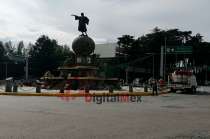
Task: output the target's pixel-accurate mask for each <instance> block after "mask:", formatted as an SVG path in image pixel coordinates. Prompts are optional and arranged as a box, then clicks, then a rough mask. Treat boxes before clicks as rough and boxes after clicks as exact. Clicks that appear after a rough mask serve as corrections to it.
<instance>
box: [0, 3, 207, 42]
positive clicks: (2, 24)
mask: <svg viewBox="0 0 210 139" xmlns="http://www.w3.org/2000/svg"><path fill="white" fill-rule="evenodd" d="M0 3H1V4H0V40H3V41H6V40H12V41H20V40H23V41H25V42H32V43H33V42H35V40H36V39H37V38H38V37H39V36H40V35H42V34H46V35H48V36H50V37H51V38H54V39H56V40H57V41H58V42H59V43H60V44H68V45H71V42H72V40H73V39H74V38H75V37H76V36H77V35H79V34H80V33H79V32H78V31H77V22H76V21H74V18H73V17H71V16H70V15H71V14H80V12H84V13H85V14H86V15H87V16H88V17H89V18H90V25H89V26H88V34H89V36H91V37H93V38H94V39H95V41H96V42H97V43H102V42H113V41H115V40H116V38H117V37H119V36H121V35H123V34H130V35H134V36H136V37H137V36H141V35H143V34H146V33H149V32H151V30H152V29H153V28H154V27H156V26H158V27H160V28H162V29H170V28H179V29H181V30H192V31H193V33H194V34H195V33H198V32H199V33H201V34H202V35H203V36H205V40H206V41H210V14H209V11H210V10H209V7H210V0H0Z"/></svg>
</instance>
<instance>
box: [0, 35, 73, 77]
mask: <svg viewBox="0 0 210 139" xmlns="http://www.w3.org/2000/svg"><path fill="white" fill-rule="evenodd" d="M72 56H74V53H73V52H72V51H71V50H70V47H69V46H67V45H59V44H58V42H57V41H56V40H55V39H50V38H49V37H48V36H46V35H42V36H40V37H39V38H38V39H37V41H36V42H35V43H34V44H31V43H29V44H28V45H27V46H25V44H24V42H23V41H21V42H19V43H17V44H16V45H14V44H12V42H11V41H9V42H5V43H3V42H0V69H1V73H0V78H1V79H5V77H6V75H5V74H6V72H7V77H15V78H18V79H23V78H24V73H25V62H26V61H25V60H26V57H28V59H29V74H30V77H31V78H39V77H41V76H42V75H43V74H44V73H45V72H46V71H48V70H56V69H57V67H58V66H60V65H62V64H63V62H64V61H65V59H67V58H70V57H72ZM6 70H7V71H6Z"/></svg>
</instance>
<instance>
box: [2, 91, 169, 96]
mask: <svg viewBox="0 0 210 139" xmlns="http://www.w3.org/2000/svg"><path fill="white" fill-rule="evenodd" d="M169 93H170V92H161V93H159V94H158V95H164V94H169ZM0 96H35V97H86V96H153V95H152V93H146V92H135V93H100V94H99V93H97V94H96V93H91V94H90V93H89V94H88V93H77V94H70V93H63V94H62V93H56V94H52V93H51V94H48V93H24V94H23V93H0Z"/></svg>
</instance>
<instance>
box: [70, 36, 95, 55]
mask: <svg viewBox="0 0 210 139" xmlns="http://www.w3.org/2000/svg"><path fill="white" fill-rule="evenodd" d="M72 49H73V51H74V52H75V54H76V55H77V56H89V55H90V54H92V53H93V52H94V50H95V42H94V41H93V39H91V38H90V37H88V36H86V35H81V36H79V37H77V38H76V39H74V41H73V43H72Z"/></svg>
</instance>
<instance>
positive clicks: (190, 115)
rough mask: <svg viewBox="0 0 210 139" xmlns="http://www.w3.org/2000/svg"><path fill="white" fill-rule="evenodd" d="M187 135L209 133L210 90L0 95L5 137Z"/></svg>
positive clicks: (169, 138) (0, 127) (0, 136)
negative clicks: (138, 96) (91, 96)
mask: <svg viewBox="0 0 210 139" xmlns="http://www.w3.org/2000/svg"><path fill="white" fill-rule="evenodd" d="M182 137H183V138H185V139H188V138H189V139H190V138H191V137H194V138H199V137H203V138H208V139H210V95H208V94H203V95H183V94H168V95H164V96H158V97H143V98H142V102H141V103H104V104H101V105H98V104H95V103H86V102H85V101H84V99H83V98H77V99H75V100H69V101H65V100H62V99H61V98H56V97H55V98H54V97H14V96H0V139H69V138H79V139H84V138H87V139H92V138H95V139H96V138H97V139H98V138H99V139H100V138H101V139H108V138H119V139H127V138H131V139H132V138H136V139H137V138H138V139H139V138H142V139H143V138H144V139H147V138H148V139H153V138H154V139H156V138H157V139H162V138H166V139H175V138H176V139H177V138H179V139H182ZM194 138H193V139H194ZM203 138H202V139H203ZM199 139H200V138H199Z"/></svg>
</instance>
